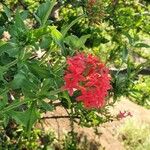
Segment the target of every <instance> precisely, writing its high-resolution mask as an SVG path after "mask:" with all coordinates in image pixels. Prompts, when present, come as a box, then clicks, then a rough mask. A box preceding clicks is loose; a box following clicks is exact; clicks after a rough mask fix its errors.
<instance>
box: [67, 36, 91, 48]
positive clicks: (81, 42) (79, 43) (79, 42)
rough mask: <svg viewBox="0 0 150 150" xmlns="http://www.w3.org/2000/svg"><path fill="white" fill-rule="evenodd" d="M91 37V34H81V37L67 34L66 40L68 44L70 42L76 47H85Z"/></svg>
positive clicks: (70, 44)
mask: <svg viewBox="0 0 150 150" xmlns="http://www.w3.org/2000/svg"><path fill="white" fill-rule="evenodd" d="M89 37H90V35H84V36H81V37H80V38H78V37H77V36H75V35H70V36H67V37H66V38H65V39H64V41H65V43H66V44H68V45H69V46H71V47H72V48H74V49H76V48H78V49H79V48H85V45H84V44H85V42H86V40H87V39H88V38H89Z"/></svg>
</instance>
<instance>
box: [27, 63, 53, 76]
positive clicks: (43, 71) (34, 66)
mask: <svg viewBox="0 0 150 150" xmlns="http://www.w3.org/2000/svg"><path fill="white" fill-rule="evenodd" d="M27 66H28V68H29V70H30V71H31V72H32V73H33V74H34V75H35V76H37V77H38V78H41V79H42V78H50V76H52V75H51V73H50V71H49V70H48V68H47V67H46V66H44V65H39V63H38V62H32V63H31V62H29V63H27Z"/></svg>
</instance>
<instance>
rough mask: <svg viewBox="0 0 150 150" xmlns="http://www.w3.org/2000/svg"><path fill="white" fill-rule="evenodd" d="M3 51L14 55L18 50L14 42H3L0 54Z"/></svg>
mask: <svg viewBox="0 0 150 150" xmlns="http://www.w3.org/2000/svg"><path fill="white" fill-rule="evenodd" d="M4 52H6V53H8V54H10V56H15V55H16V54H17V52H18V48H17V45H16V44H14V43H10V42H9V43H4V44H3V45H1V46H0V55H2V54H3V53H4Z"/></svg>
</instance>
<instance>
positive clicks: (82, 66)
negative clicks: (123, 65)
mask: <svg viewBox="0 0 150 150" xmlns="http://www.w3.org/2000/svg"><path fill="white" fill-rule="evenodd" d="M67 64H68V67H67V70H66V73H65V76H64V80H65V86H64V89H65V90H68V92H69V94H70V96H72V95H73V92H74V91H76V90H78V91H80V93H81V94H80V96H78V97H77V101H82V102H83V104H84V106H85V107H86V108H100V107H102V106H103V105H104V104H105V97H106V96H107V91H108V90H109V89H110V88H111V85H110V79H111V78H110V75H109V70H108V68H106V66H105V65H104V64H103V63H102V62H100V61H99V59H98V58H97V57H95V56H93V55H91V54H89V55H85V54H84V53H79V54H77V55H75V56H73V57H69V58H68V59H67Z"/></svg>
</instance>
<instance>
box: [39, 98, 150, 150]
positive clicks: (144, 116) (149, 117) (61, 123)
mask: <svg viewBox="0 0 150 150" xmlns="http://www.w3.org/2000/svg"><path fill="white" fill-rule="evenodd" d="M124 110H125V111H129V112H131V114H132V117H133V118H134V119H136V120H138V121H140V122H146V123H150V110H147V109H145V108H143V107H142V106H139V105H137V104H135V103H133V102H131V101H129V100H127V99H124V98H123V99H121V100H120V101H119V102H117V103H116V104H115V106H114V107H113V108H112V109H111V110H110V111H111V113H112V114H114V115H117V114H118V113H119V111H124ZM62 115H64V116H65V115H67V113H66V111H65V110H64V109H63V108H62V107H57V109H56V110H55V111H54V112H47V113H46V114H45V115H44V116H48V117H50V116H62ZM127 118H128V117H127ZM127 118H125V119H121V120H114V121H112V122H107V123H105V124H102V125H101V126H99V127H98V128H97V134H95V130H94V128H86V127H80V126H78V125H77V124H75V131H76V132H77V133H78V137H79V139H77V140H78V141H80V142H83V141H84V140H85V139H87V140H88V141H89V143H90V146H88V148H87V149H91V150H92V149H93V150H96V149H98V147H99V145H101V147H102V149H105V150H112V149H113V150H124V149H125V148H124V146H123V144H122V143H121V141H120V140H119V139H118V133H117V129H118V128H119V127H120V126H121V125H122V124H124V122H125V120H126V119H127ZM38 127H40V128H41V125H38ZM42 128H43V129H44V130H46V131H49V130H54V131H55V132H56V133H57V137H58V139H61V137H62V135H64V133H67V132H68V131H70V122H69V119H67V118H59V119H45V120H44V121H43V126H42ZM98 133H99V134H98Z"/></svg>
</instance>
